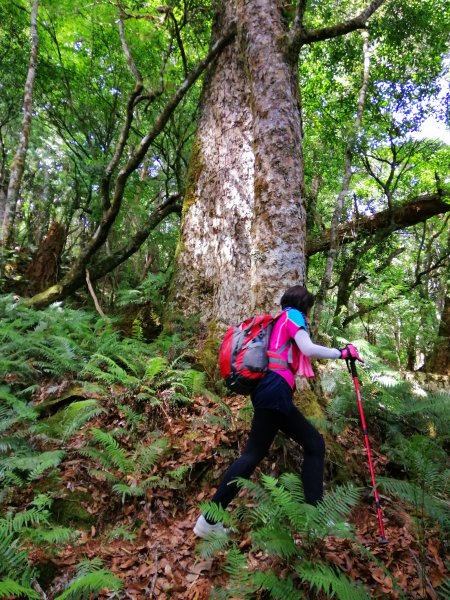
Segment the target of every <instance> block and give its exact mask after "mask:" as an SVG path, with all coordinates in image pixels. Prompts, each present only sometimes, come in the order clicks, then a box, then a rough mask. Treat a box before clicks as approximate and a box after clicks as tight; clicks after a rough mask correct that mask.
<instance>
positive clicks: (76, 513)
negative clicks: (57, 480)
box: [51, 491, 95, 529]
mask: <svg viewBox="0 0 450 600" xmlns="http://www.w3.org/2000/svg"><path fill="white" fill-rule="evenodd" d="M85 505H88V506H89V505H92V498H91V496H90V495H89V494H86V493H85V492H78V491H75V492H70V493H69V494H68V495H67V496H65V497H64V498H57V499H56V500H55V501H54V502H53V504H52V509H51V512H52V519H53V520H54V521H55V522H56V523H58V525H62V526H64V527H79V528H81V529H89V528H90V527H91V526H92V525H93V524H94V523H95V515H91V514H90V513H89V512H88V510H87V509H86V508H85Z"/></svg>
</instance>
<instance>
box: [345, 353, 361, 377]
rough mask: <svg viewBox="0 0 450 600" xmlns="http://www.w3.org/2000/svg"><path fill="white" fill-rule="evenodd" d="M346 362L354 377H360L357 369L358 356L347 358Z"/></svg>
mask: <svg viewBox="0 0 450 600" xmlns="http://www.w3.org/2000/svg"><path fill="white" fill-rule="evenodd" d="M345 362H346V363H347V369H348V371H349V373H351V374H352V377H358V372H357V370H356V358H353V357H351V358H346V359H345Z"/></svg>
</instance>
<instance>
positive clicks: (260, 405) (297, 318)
mask: <svg viewBox="0 0 450 600" xmlns="http://www.w3.org/2000/svg"><path fill="white" fill-rule="evenodd" d="M280 303H281V308H282V311H283V312H282V313H281V315H280V316H279V317H278V318H277V320H276V321H275V324H274V326H273V330H272V333H271V336H270V341H269V348H268V355H269V357H271V356H272V357H273V356H276V357H277V360H275V361H272V366H271V363H270V362H269V368H268V371H267V373H266V374H265V375H264V377H263V378H262V379H261V380H260V382H259V383H258V385H257V387H256V388H255V390H254V391H253V393H252V394H251V396H250V398H251V401H252V404H253V408H254V415H253V421H252V425H251V429H250V434H249V437H248V440H247V443H246V445H245V448H244V450H243V452H242V454H241V455H240V457H239V458H238V459H237V460H236V461H235V462H234V463H233V464H232V465H231V466H230V467H229V469H228V470H227V472H226V473H225V475H224V477H223V479H222V482H221V483H220V485H219V487H218V488H217V491H216V493H215V494H214V496H213V498H212V502H214V503H216V504H218V505H220V506H221V507H222V508H226V507H227V506H228V504H229V503H230V502H231V501H232V500H233V498H234V497H235V496H236V494H237V492H238V484H237V483H236V479H237V478H240V477H243V478H245V479H248V478H249V477H250V476H251V475H252V473H253V471H254V470H255V469H256V467H257V466H258V464H259V463H260V462H261V461H262V459H263V458H264V457H265V456H266V455H267V453H268V452H269V448H270V446H271V444H272V442H273V440H274V438H275V435H276V434H277V432H278V431H282V432H283V433H284V434H285V435H287V436H288V437H289V438H290V439H292V440H293V441H295V442H297V443H298V444H300V446H301V447H302V449H303V455H304V458H303V466H302V473H301V478H302V482H303V490H304V495H305V500H306V502H307V503H308V504H313V505H315V504H317V502H318V501H319V500H321V498H322V496H323V471H324V459H325V444H324V441H323V437H322V436H321V434H320V433H319V432H318V431H317V429H315V427H313V426H312V425H311V423H310V422H309V421H308V420H307V419H306V418H305V417H304V416H303V415H302V413H301V412H300V411H299V410H298V409H297V407H296V406H295V405H294V403H293V391H294V389H295V374H296V373H297V372H299V373H300V374H301V375H304V376H306V377H311V376H313V371H312V369H311V365H310V359H311V358H330V359H337V358H343V359H349V358H354V359H357V360H360V361H361V358H360V357H359V354H358V351H357V349H356V348H355V346H353V345H351V344H348V345H347V346H346V347H345V348H342V349H340V350H339V349H337V348H327V347H325V346H319V345H317V344H314V343H313V342H312V341H311V338H310V337H309V333H308V325H307V322H308V315H309V311H310V309H311V307H312V305H313V304H314V296H313V295H312V294H310V293H309V292H308V290H307V289H306V288H305V287H303V286H301V285H295V286H293V287H290V288H289V289H287V290H286V291H285V292H284V294H283V296H282V298H281V302H280ZM361 362H362V361H361ZM215 532H222V533H226V529H225V528H224V527H223V525H222V523H216V522H214V521H213V520H211V519H209V518H208V517H205V516H204V515H200V516H199V518H198V519H197V522H196V524H195V527H194V533H195V534H196V535H197V536H198V537H202V538H204V537H207V536H208V535H210V534H211V533H215Z"/></svg>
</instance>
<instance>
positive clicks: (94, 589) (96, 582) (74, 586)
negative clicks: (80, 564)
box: [55, 569, 123, 600]
mask: <svg viewBox="0 0 450 600" xmlns="http://www.w3.org/2000/svg"><path fill="white" fill-rule="evenodd" d="M122 587H123V583H122V581H121V580H120V579H119V578H118V577H116V576H115V575H113V574H112V573H111V572H110V571H106V570H104V569H99V570H97V571H93V572H91V573H87V574H86V575H82V576H81V577H79V578H78V579H75V580H74V581H72V582H71V583H70V585H69V587H68V588H67V589H66V590H65V591H64V592H63V593H62V594H59V595H58V596H56V597H55V600H83V599H84V598H89V597H90V595H91V594H98V593H99V592H100V591H101V590H102V589H103V588H106V589H108V590H111V591H115V592H116V591H118V590H120V589H121V588H122Z"/></svg>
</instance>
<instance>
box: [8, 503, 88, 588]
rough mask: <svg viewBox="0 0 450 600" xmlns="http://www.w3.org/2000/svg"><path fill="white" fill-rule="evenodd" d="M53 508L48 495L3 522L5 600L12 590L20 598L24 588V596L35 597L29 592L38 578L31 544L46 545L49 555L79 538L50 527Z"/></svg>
mask: <svg viewBox="0 0 450 600" xmlns="http://www.w3.org/2000/svg"><path fill="white" fill-rule="evenodd" d="M51 504H52V500H51V498H50V497H49V496H48V495H45V494H40V495H38V496H36V498H35V499H34V500H33V502H32V503H31V504H30V506H29V507H28V508H27V509H26V510H23V511H20V512H17V513H10V514H7V515H6V516H5V517H3V518H1V519H0V576H2V577H5V578H6V579H5V580H4V581H3V583H4V584H5V587H4V588H1V587H0V590H3V591H2V593H4V596H6V595H7V593H6V590H8V589H11V590H13V591H12V593H17V594H18V595H20V586H23V587H24V591H23V592H22V593H23V594H25V595H26V594H27V593H32V592H27V591H26V590H27V589H28V590H29V589H30V588H31V582H32V579H33V578H34V577H35V576H36V569H35V568H33V567H31V566H30V563H29V557H28V551H27V549H26V548H29V544H30V543H32V544H35V545H42V546H44V547H45V548H46V550H47V551H49V550H50V549H51V548H52V547H55V546H57V545H59V544H67V543H69V542H73V541H74V540H75V538H76V537H77V534H76V533H75V532H74V531H72V530H71V529H68V528H65V527H59V526H54V525H52V524H51V523H50V520H49V517H50V512H49V509H50V507H51ZM5 582H6V583H5ZM15 586H17V587H15ZM28 597H34V596H32V595H31V596H28Z"/></svg>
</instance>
